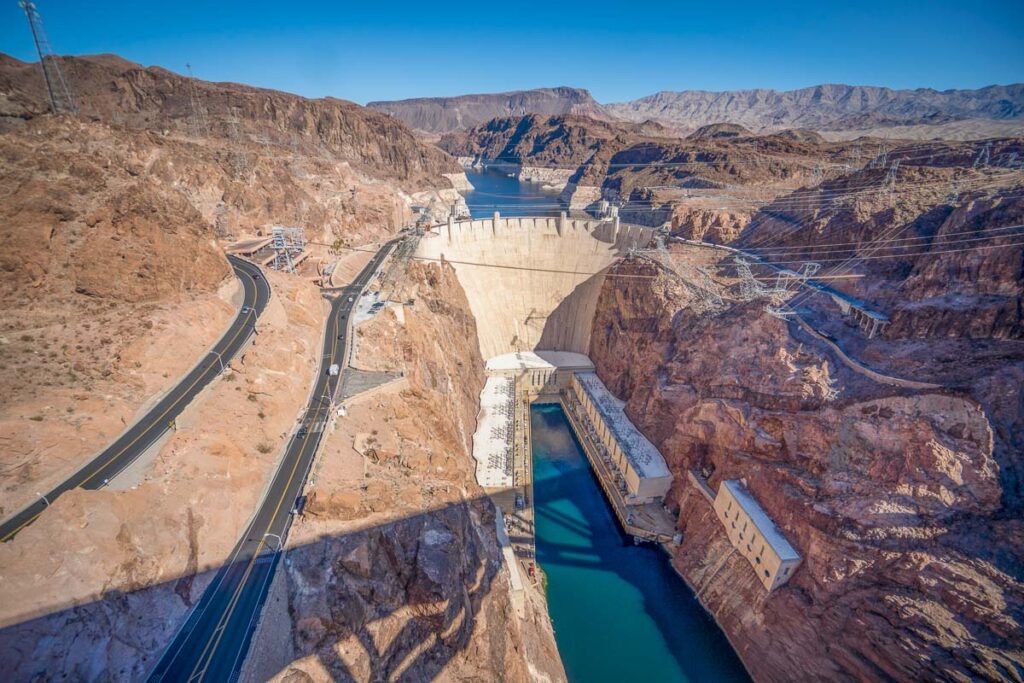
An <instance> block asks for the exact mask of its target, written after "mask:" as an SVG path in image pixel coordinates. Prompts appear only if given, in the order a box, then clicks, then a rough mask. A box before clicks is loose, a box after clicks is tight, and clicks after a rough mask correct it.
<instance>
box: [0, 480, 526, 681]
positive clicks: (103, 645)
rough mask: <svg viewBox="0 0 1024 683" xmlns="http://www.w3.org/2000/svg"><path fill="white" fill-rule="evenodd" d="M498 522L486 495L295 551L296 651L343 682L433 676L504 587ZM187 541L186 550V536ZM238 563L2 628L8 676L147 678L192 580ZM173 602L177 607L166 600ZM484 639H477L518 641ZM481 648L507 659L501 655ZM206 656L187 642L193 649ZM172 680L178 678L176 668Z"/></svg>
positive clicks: (226, 659)
mask: <svg viewBox="0 0 1024 683" xmlns="http://www.w3.org/2000/svg"><path fill="white" fill-rule="evenodd" d="M474 520H476V521H474ZM493 526H494V508H493V505H492V504H491V502H490V500H489V499H487V498H478V499H474V500H470V501H466V502H458V503H452V504H449V505H446V506H443V507H439V508H437V509H433V510H429V511H425V512H422V513H419V514H415V515H411V516H408V517H404V518H400V519H396V520H392V521H388V522H386V523H381V524H378V525H376V526H370V527H367V528H363V529H359V530H354V531H352V532H350V533H344V534H338V535H330V536H324V537H321V538H318V539H316V540H315V541H313V542H310V543H308V544H306V545H302V546H298V547H295V548H292V549H289V550H287V551H286V554H285V559H284V561H283V562H279V563H277V564H276V567H277V571H283V570H284V568H285V566H286V564H287V567H288V570H287V574H286V577H287V582H288V600H289V604H288V609H289V611H290V612H291V613H292V614H293V615H294V614H295V613H296V612H294V611H293V610H295V611H297V612H298V613H300V614H301V615H302V617H303V619H302V620H301V621H299V622H297V623H296V624H295V625H294V628H293V629H292V633H291V640H292V644H293V646H294V651H295V656H296V657H304V656H315V657H316V658H317V659H319V661H320V663H321V664H322V666H323V667H324V669H325V670H326V671H327V672H328V673H329V675H330V676H331V678H332V680H337V681H350V680H371V681H378V680H388V681H409V682H418V681H429V680H432V679H434V678H436V677H437V676H438V675H440V674H441V673H442V672H443V671H444V669H445V668H446V667H447V666H448V664H449V662H451V660H452V659H453V658H454V657H455V656H456V655H458V654H459V653H461V652H463V651H465V650H466V649H467V647H468V646H469V645H470V642H471V640H472V635H473V631H474V629H475V628H476V623H477V621H478V619H479V618H480V614H479V613H480V610H481V608H482V605H483V603H484V600H485V598H486V597H487V596H488V595H489V594H490V593H491V592H492V589H494V588H496V587H497V588H498V590H505V589H506V584H505V583H504V582H498V583H497V584H496V579H497V578H499V572H500V571H501V561H500V554H499V553H498V551H497V548H496V547H495V545H494V543H495V541H494V535H493V533H490V532H488V531H485V532H484V533H481V529H485V530H486V529H487V528H488V527H490V528H491V529H493ZM182 552H184V553H188V552H189V549H188V547H187V544H186V545H185V546H184V547H183V548H182ZM142 554H143V553H142V552H141V551H140V561H142V558H141V555H142ZM266 555H267V556H266V557H265V558H263V557H262V556H261V560H265V562H263V561H261V564H264V565H269V566H274V563H273V562H271V559H272V554H271V553H269V552H267V553H266ZM236 564H240V563H236ZM238 569H240V567H236V566H235V565H234V564H225V565H223V566H221V567H219V568H213V569H210V570H209V571H207V572H201V573H198V574H194V575H185V576H181V577H176V578H173V579H171V580H168V581H164V582H162V583H156V584H153V585H147V586H138V587H135V588H134V589H132V590H111V591H108V592H107V593H105V594H104V596H103V597H102V598H100V599H98V600H93V601H91V602H85V603H82V604H75V605H63V606H53V607H51V608H49V609H46V610H41V611H40V613H38V614H37V615H35V616H32V617H26V618H24V619H22V620H21V621H19V622H18V623H13V624H11V623H9V624H7V625H5V626H4V627H3V628H0V667H2V670H3V671H4V675H3V677H2V678H3V680H5V681H36V680H141V679H142V678H144V677H145V676H146V675H148V674H149V673H150V672H151V671H152V669H153V667H154V665H155V663H156V660H157V659H159V658H160V656H161V655H162V654H163V652H164V649H165V648H166V647H167V645H168V644H169V643H170V642H171V640H172V639H173V638H174V636H175V635H176V634H177V632H178V630H179V629H180V628H181V626H182V624H183V623H184V622H185V620H186V613H185V612H184V611H183V610H184V608H185V607H191V606H192V605H194V604H196V601H197V599H198V596H197V595H196V593H198V592H199V591H198V588H197V589H196V590H192V589H191V585H192V583H193V581H195V583H196V586H199V585H202V586H209V585H213V584H215V583H216V582H210V581H208V579H210V578H212V577H214V576H215V575H217V574H219V573H221V572H224V571H227V572H231V571H235V570H238ZM296 582H298V583H296ZM269 583H270V581H269V579H268V580H267V584H269ZM171 601H177V602H176V603H172V602H171ZM183 603H184V604H183ZM171 604H176V605H177V607H176V608H174V609H169V605H171ZM198 604H199V605H200V606H201V605H202V602H201V601H200V602H199V603H198ZM171 614H173V615H174V616H173V617H172V616H168V615H171ZM381 633H387V634H388V637H387V638H382V637H381ZM375 634H376V635H375ZM251 637H252V633H251V632H249V633H248V634H242V635H241V637H240V640H239V642H240V643H241V645H240V646H237V647H236V646H232V647H227V648H225V647H221V648H220V649H219V650H217V652H216V653H215V656H214V660H213V662H212V663H211V664H210V667H209V671H208V673H207V675H206V677H205V678H206V680H217V679H220V678H221V673H223V672H224V671H225V670H227V671H231V670H232V668H233V667H234V666H235V665H236V664H237V662H241V661H243V660H244V653H245V652H246V651H247V650H249V649H250V648H251V647H252V646H253V643H252V641H250V638H251ZM227 640H230V639H225V642H226V641H227ZM487 641H488V642H487V643H483V644H481V645H479V647H482V648H484V650H486V648H487V647H491V648H495V647H509V645H508V643H504V645H502V641H495V640H494V639H487ZM496 642H497V643H498V644H497V645H496V644H495V643H496ZM343 644H347V647H343V646H342V645H343ZM239 650H240V651H239ZM353 653H356V654H353ZM260 654H261V658H262V659H263V660H264V662H263V666H262V667H261V672H262V673H263V674H264V675H268V676H269V675H273V674H275V673H277V672H279V671H287V669H288V665H289V663H290V659H289V658H287V657H284V658H279V659H280V661H269V662H267V661H266V660H267V658H268V656H269V658H270V659H271V660H273V659H274V657H273V655H272V654H270V655H268V652H266V651H262V650H261V653H260ZM483 654H484V655H485V656H489V657H493V658H492V659H491V661H501V656H502V655H500V654H495V653H488V652H484V653H483ZM198 656H199V653H198V652H195V653H185V658H186V659H188V658H193V659H194V658H196V657H198ZM181 664H182V666H181V670H183V671H185V672H186V674H187V673H188V672H189V671H190V670H192V666H191V664H190V661H183V662H182V663H181ZM214 671H216V672H217V673H210V672H214ZM226 677H227V676H225V678H226ZM170 680H178V674H177V670H176V671H175V673H174V675H173V676H171V678H170ZM197 680H198V679H197Z"/></svg>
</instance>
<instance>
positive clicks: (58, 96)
mask: <svg viewBox="0 0 1024 683" xmlns="http://www.w3.org/2000/svg"><path fill="white" fill-rule="evenodd" d="M18 4H19V5H20V6H21V8H22V9H23V10H25V16H26V17H28V25H29V28H31V29H32V39H33V40H34V41H35V43H36V52H38V53H39V66H40V67H41V68H42V70H43V79H44V80H45V81H46V91H47V92H48V93H49V95H50V106H51V107H52V108H53V113H54V114H61V113H65V114H76V113H78V107H76V106H75V99H74V98H73V97H72V96H71V89H70V88H68V82H67V80H65V78H64V72H63V71H61V68H60V62H59V60H58V58H57V53H56V52H54V51H53V46H51V45H50V39H49V38H47V37H46V31H45V30H43V20H42V18H41V17H40V16H39V10H37V9H36V3H34V2H30V1H29V0H21V2H19V3H18Z"/></svg>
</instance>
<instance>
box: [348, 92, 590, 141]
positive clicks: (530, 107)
mask: <svg viewBox="0 0 1024 683" xmlns="http://www.w3.org/2000/svg"><path fill="white" fill-rule="evenodd" d="M366 106H367V107H369V108H370V109H377V110H379V111H383V112H387V113H389V114H391V115H392V116H394V117H395V118H397V119H399V120H401V121H403V122H404V123H405V124H406V125H407V126H409V127H410V128H416V129H418V130H423V131H429V132H431V133H449V132H451V131H457V130H465V129H467V128H472V127H474V126H479V125H480V124H482V123H486V122H487V121H490V120H491V119H495V118H501V117H506V116H521V115H523V114H569V113H577V114H583V115H587V116H592V117H594V118H598V119H606V118H608V116H607V114H605V113H604V111H603V109H602V108H601V105H599V104H598V103H597V102H595V101H594V98H593V97H591V95H590V93H589V92H587V91H586V90H583V89H581V88H565V87H562V88H536V89H534V90H517V91H515V92H505V93H490V94H483V95H460V96H457V97H420V98H415V99H408V100H398V101H394V102H369V103H367V105H366Z"/></svg>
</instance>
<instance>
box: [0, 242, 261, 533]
mask: <svg viewBox="0 0 1024 683" xmlns="http://www.w3.org/2000/svg"><path fill="white" fill-rule="evenodd" d="M228 259H229V260H230V262H231V267H232V268H233V269H234V271H235V275H236V276H237V277H238V279H239V280H240V281H241V283H242V287H243V289H244V296H243V299H242V306H241V307H240V308H239V311H238V315H237V316H235V320H234V322H233V323H232V324H231V327H230V328H228V330H227V332H226V333H225V334H224V336H223V337H221V339H220V341H218V342H217V343H216V344H215V345H214V346H213V348H212V349H211V350H210V351H208V352H207V353H206V355H205V356H204V357H203V358H202V359H201V360H200V361H199V362H198V363H197V364H196V365H195V367H193V368H192V370H191V371H190V372H189V373H188V374H187V375H185V377H184V378H183V379H182V380H181V381H180V382H179V383H178V384H177V386H175V387H174V388H173V389H171V390H170V391H169V392H167V394H166V395H165V396H164V397H163V398H161V399H160V401H158V402H157V404H156V405H155V406H153V407H152V408H151V409H150V410H149V411H148V412H147V413H146V414H145V415H143V416H142V418H140V419H139V420H138V421H137V422H136V423H135V424H134V425H132V426H131V427H130V428H129V429H128V430H127V431H125V432H124V433H123V434H121V436H119V437H118V438H117V439H116V440H115V441H114V442H113V443H112V444H110V445H109V446H108V447H107V448H106V449H104V450H103V451H102V452H101V453H100V454H99V455H97V456H96V457H95V458H93V459H92V460H91V461H90V462H89V463H87V464H86V465H85V466H84V467H82V468H81V469H79V470H78V471H77V472H75V473H74V474H72V475H71V476H70V477H68V478H67V479H65V480H64V481H63V482H62V483H61V484H59V485H58V486H56V487H55V488H54V489H52V490H51V491H49V492H47V493H46V495H45V497H42V498H40V499H39V500H37V501H35V502H34V503H32V504H31V505H29V506H28V507H26V508H25V509H23V510H22V511H21V512H18V513H17V514H15V515H14V516H13V517H10V518H9V519H7V520H6V521H5V522H4V523H3V524H0V541H5V542H6V541H9V540H10V539H12V538H14V536H15V534H17V533H18V532H19V531H21V530H22V529H23V528H25V527H26V526H28V525H29V524H31V523H32V522H34V521H35V519H36V518H37V517H39V515H41V514H43V512H44V511H45V510H46V508H47V507H49V506H50V505H51V504H52V503H53V502H54V501H55V500H56V499H57V498H58V497H59V496H60V495H61V494H62V493H64V492H65V491H69V490H71V489H73V488H78V487H82V488H86V489H101V488H103V487H104V486H106V485H107V483H108V482H109V481H110V480H111V479H113V478H114V477H115V476H117V475H118V474H119V473H120V472H121V471H122V470H124V469H125V468H126V467H128V466H129V465H130V464H132V462H134V461H135V460H136V459H137V458H138V457H139V456H140V455H142V454H143V453H144V452H145V451H146V449H147V448H149V447H150V446H152V445H153V444H154V443H156V441H157V440H159V439H160V437H161V436H163V434H164V433H165V432H166V431H167V430H169V429H172V428H173V424H174V420H175V418H177V417H178V415H180V414H181V412H182V411H183V410H184V409H185V407H186V406H188V404H189V403H190V402H191V401H192V399H194V398H195V397H196V396H197V395H198V394H199V392H201V391H202V390H203V389H204V388H205V387H206V386H207V385H208V384H209V383H210V382H211V381H213V379H214V378H215V377H216V376H217V374H218V373H220V372H221V370H222V369H223V368H224V367H226V366H227V364H228V363H229V362H230V361H231V359H232V358H233V357H234V356H235V354H237V353H238V352H239V351H240V350H241V349H242V348H243V347H244V346H245V344H246V342H247V341H248V339H249V336H250V335H251V334H253V332H254V331H255V329H256V320H257V319H258V318H259V315H260V314H261V313H262V312H263V309H264V308H266V305H267V301H268V300H269V299H270V285H268V284H267V281H266V278H264V277H263V276H262V274H261V272H260V269H259V268H258V267H257V266H255V265H253V264H252V263H249V262H248V261H243V260H242V259H240V258H236V257H234V256H228Z"/></svg>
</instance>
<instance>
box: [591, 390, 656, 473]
mask: <svg viewBox="0 0 1024 683" xmlns="http://www.w3.org/2000/svg"><path fill="white" fill-rule="evenodd" d="M576 377H577V378H578V379H579V381H580V385H582V387H583V390H584V391H586V392H587V395H588V396H590V400H591V401H593V403H594V405H595V406H597V410H598V412H600V413H601V417H603V418H604V421H605V424H607V425H608V429H609V430H611V432H612V434H613V435H614V436H615V440H616V441H617V442H618V444H619V448H621V449H622V452H623V453H624V454H625V456H626V459H627V460H629V464H630V465H631V466H632V467H633V469H634V470H636V473H637V474H639V475H640V476H641V477H643V478H645V479H655V478H657V477H667V476H669V475H670V472H669V469H668V465H666V464H665V459H664V458H663V457H661V453H660V452H659V451H658V449H657V448H655V447H654V444H652V443H651V442H650V441H648V440H647V437H645V436H644V435H643V434H641V433H640V430H639V429H637V428H636V426H635V425H634V424H633V423H632V422H631V421H630V419H629V418H628V417H626V412H625V410H623V408H624V407H625V405H626V404H625V403H624V402H623V401H620V400H619V399H617V398H615V396H614V395H613V394H612V392H610V391H608V387H606V386H605V385H604V382H602V381H601V378H600V377H598V376H597V375H596V374H595V373H593V372H577V373H576Z"/></svg>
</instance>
